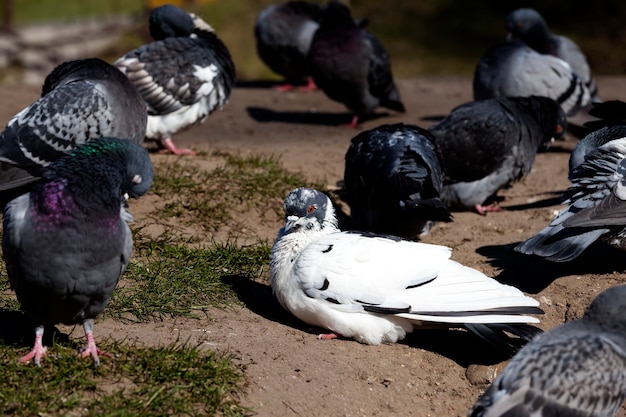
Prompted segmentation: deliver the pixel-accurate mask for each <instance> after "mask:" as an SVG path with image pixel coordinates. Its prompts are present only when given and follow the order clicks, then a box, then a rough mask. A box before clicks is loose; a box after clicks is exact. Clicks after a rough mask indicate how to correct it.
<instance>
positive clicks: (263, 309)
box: [0, 77, 626, 416]
mask: <svg viewBox="0 0 626 417" xmlns="http://www.w3.org/2000/svg"><path fill="white" fill-rule="evenodd" d="M598 83H599V87H600V93H601V95H602V97H603V98H604V99H605V100H608V99H616V98H619V99H624V98H626V78H620V77H599V79H598ZM398 86H399V89H400V92H401V95H402V99H403V101H404V103H405V105H406V108H407V112H406V113H405V114H393V113H390V114H384V113H383V112H382V111H381V112H380V116H381V117H378V118H375V119H372V120H368V121H366V122H364V123H363V124H362V129H371V128H374V127H376V126H378V125H380V124H383V123H395V122H404V123H412V124H418V125H420V126H422V127H427V126H428V125H429V124H431V123H433V120H434V118H436V117H437V116H442V115H444V114H446V113H447V112H449V111H450V110H451V109H452V108H453V107H454V106H456V105H458V104H461V103H463V102H466V101H469V100H470V99H471V80H470V79H469V78H454V77H451V78H417V79H410V80H399V81H398ZM38 93H39V88H37V87H23V86H16V85H4V86H0V123H3V124H4V123H6V122H7V121H8V120H9V118H10V117H11V116H12V115H14V114H15V113H17V112H18V111H19V110H21V109H22V108H24V107H25V106H26V105H28V104H30V103H31V102H32V101H34V100H35V99H36V98H37V96H38ZM349 120H350V114H348V113H347V112H346V110H345V109H344V108H343V107H342V106H341V105H340V104H337V103H334V102H332V101H330V100H329V99H327V98H326V97H325V96H324V94H323V93H321V92H314V93H303V92H289V93H281V92H277V91H274V90H272V89H270V88H268V87H267V85H262V84H255V83H242V85H240V86H239V87H238V88H236V89H235V91H234V93H233V95H232V98H231V101H230V103H229V104H228V105H227V106H226V107H225V108H224V109H223V110H222V111H220V112H217V113H214V114H213V115H212V116H211V117H210V118H209V120H208V121H207V122H206V123H205V124H203V125H202V126H199V127H196V128H194V129H191V130H189V131H187V132H184V133H182V134H179V135H178V136H177V137H175V141H176V143H177V144H178V145H180V146H193V147H194V148H196V149H198V150H203V149H206V150H224V151H229V152H238V153H240V154H241V155H247V154H263V155H274V156H279V157H280V159H281V161H282V163H283V165H284V166H285V167H286V168H287V169H289V170H291V171H294V172H301V173H302V174H303V175H304V176H305V177H306V178H307V179H309V180H312V181H319V182H322V183H324V184H328V186H329V187H331V188H336V184H337V181H339V180H340V179H341V178H342V176H343V158H344V155H345V152H346V150H347V148H348V144H349V143H350V139H351V138H352V137H353V136H355V135H356V134H357V133H358V131H355V130H351V129H348V128H344V127H337V125H338V124H340V123H345V122H348V121H349ZM576 140H577V139H576V138H575V137H574V136H572V135H571V134H568V135H567V139H566V140H565V141H560V142H557V143H556V144H555V145H554V146H553V148H552V149H551V150H550V151H548V152H546V153H541V154H539V155H538V157H537V160H536V162H535V166H534V169H533V171H532V172H531V173H530V175H528V176H527V177H526V178H525V179H523V180H522V181H521V182H519V183H516V184H515V185H514V186H513V187H512V188H510V189H508V190H506V191H504V192H501V195H503V196H504V197H505V200H504V201H503V202H502V204H501V205H502V207H503V208H504V210H503V211H502V212H499V213H490V214H488V215H487V216H485V217H483V216H479V215H477V214H474V213H455V214H454V222H453V223H449V224H439V225H437V226H436V227H434V228H433V230H432V231H431V234H430V235H429V236H427V237H426V238H425V239H424V241H425V242H429V243H436V244H441V245H447V246H450V247H452V248H453V250H454V251H453V255H452V257H453V259H455V260H457V261H459V262H461V263H463V264H466V265H469V266H472V267H474V268H477V269H480V270H481V271H483V272H484V273H486V274H487V275H489V276H492V277H494V278H496V279H497V280H499V281H501V282H505V283H509V284H513V285H516V286H518V287H519V288H521V289H522V290H523V291H525V292H527V293H528V294H530V295H531V296H533V297H536V298H537V299H538V300H539V301H540V302H541V307H542V308H543V309H544V310H545V312H546V314H545V316H544V317H542V322H541V325H540V327H542V328H543V329H550V328H552V327H554V326H556V325H558V324H560V323H563V322H564V321H567V320H571V319H575V318H578V317H580V316H581V315H582V313H583V311H584V309H585V308H586V306H587V305H588V304H589V303H590V301H591V300H592V299H593V298H594V297H595V296H596V295H597V294H598V293H599V292H600V291H602V290H604V289H605V288H608V287H610V286H614V285H617V284H620V283H624V282H626V279H625V277H624V274H623V271H624V270H625V269H626V257H624V255H623V254H622V253H620V252H618V251H615V250H613V249H608V248H604V247H599V248H595V249H592V250H589V251H588V252H586V253H585V254H583V256H581V257H580V258H579V259H578V260H576V261H575V262H572V263H569V264H554V263H549V262H547V261H543V260H541V259H536V258H533V257H527V256H524V255H520V254H517V253H515V252H514V251H513V247H514V246H515V244H516V243H518V242H520V241H522V240H524V239H526V238H528V237H530V236H531V235H533V234H534V233H536V232H537V231H539V230H540V229H542V228H543V227H544V226H545V225H546V224H547V223H548V222H549V220H550V219H551V217H552V216H553V215H554V214H555V212H556V211H557V210H559V207H560V206H559V205H558V197H559V196H560V195H561V193H562V192H563V191H564V190H565V189H566V188H567V186H568V180H567V161H568V157H569V152H570V150H571V149H572V148H573V146H574V145H575V143H576ZM153 157H154V158H155V160H156V159H164V158H173V157H172V156H169V157H165V156H161V155H156V154H153ZM187 158H195V159H202V158H206V159H210V157H204V156H201V157H187ZM153 203H154V201H153V198H152V199H151V196H147V198H144V199H141V200H139V201H135V202H132V205H131V212H132V213H133V214H134V216H135V220H136V222H137V223H138V224H141V223H142V222H145V221H146V219H145V213H147V212H148V211H149V210H150V209H151V205H152V204H153ZM272 204H275V203H274V202H272ZM276 204H280V203H278V202H276ZM279 207H280V206H279ZM271 209H272V210H273V209H275V208H274V207H272V208H271ZM246 214H247V213H240V214H239V215H240V216H241V217H242V218H246V217H247V224H248V225H249V227H250V228H252V229H253V230H252V233H251V235H254V236H257V237H260V238H261V239H265V240H268V241H272V240H273V239H274V237H275V235H276V232H277V231H278V228H279V227H281V223H280V222H279V221H276V222H275V223H272V222H271V221H270V222H268V221H265V222H263V223H262V224H261V223H260V222H256V221H255V218H250V216H246ZM250 215H253V214H252V213H250ZM255 216H256V215H255ZM231 284H232V286H233V288H234V289H235V290H236V291H237V292H238V293H239V295H240V298H241V300H242V301H243V303H244V305H245V306H244V307H243V308H239V307H236V308H235V307H233V308H229V309H226V310H215V311H211V312H209V317H210V319H207V320H197V319H196V320H191V319H174V320H165V321H163V322H155V323H147V324H146V323H143V324H135V325H133V324H125V323H120V322H116V321H113V320H110V319H109V320H103V321H101V322H99V323H98V325H97V327H96V332H97V337H98V338H106V337H112V338H115V339H126V340H127V341H128V342H131V343H132V342H137V343H141V344H146V345H158V344H167V343H171V342H173V341H175V340H177V339H178V340H181V341H184V340H189V341H190V343H200V344H202V345H203V346H206V347H207V348H210V349H215V350H219V351H226V352H229V353H231V354H232V355H233V356H234V357H235V358H236V360H235V362H236V363H237V364H238V365H240V366H241V368H242V370H243V372H244V374H245V376H246V380H247V383H246V386H245V392H244V393H243V395H242V398H241V401H242V402H243V404H244V405H246V406H248V407H250V408H251V409H252V410H254V412H255V413H256V415H258V416H408V415H411V416H463V415H465V414H466V413H467V411H468V410H469V408H470V407H471V406H472V404H473V403H474V401H475V400H476V399H477V398H478V396H479V395H480V394H481V393H482V392H483V391H484V390H485V388H486V387H487V384H488V383H489V382H490V381H492V380H493V377H494V376H495V374H496V373H497V372H498V371H499V370H501V368H502V366H503V364H504V361H505V360H506V359H507V358H506V357H503V356H502V355H501V354H499V353H498V352H496V351H494V350H493V349H492V348H490V347H489V346H488V345H485V344H484V343H483V342H481V341H480V340H478V339H476V338H474V337H473V336H471V335H469V334H467V333H466V332H463V331H433V330H421V331H420V330H417V331H416V332H415V333H414V334H412V335H410V336H409V337H408V339H407V340H405V341H403V342H401V343H398V344H394V345H382V346H365V345H362V344H359V343H357V342H354V341H348V340H332V341H321V340H318V339H317V338H316V337H315V335H314V334H312V333H311V332H310V331H309V329H308V326H306V325H305V324H303V323H301V322H299V321H298V320H296V319H294V318H292V317H290V315H289V314H288V313H286V312H285V311H283V310H282V309H281V307H280V306H279V305H278V303H277V302H276V301H275V300H274V298H273V297H272V295H271V291H270V288H269V286H268V284H267V282H265V281H259V282H256V281H247V282H236V281H233V282H232V283H231ZM67 331H68V332H72V337H76V338H78V337H81V336H82V334H81V333H82V332H81V330H80V328H68V329H67ZM619 415H620V416H626V411H624V409H622V411H621V412H620V414H619Z"/></svg>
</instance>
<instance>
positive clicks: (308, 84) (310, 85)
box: [298, 77, 317, 93]
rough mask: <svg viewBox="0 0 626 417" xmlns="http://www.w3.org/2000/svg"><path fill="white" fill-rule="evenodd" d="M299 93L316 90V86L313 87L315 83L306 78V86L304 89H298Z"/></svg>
mask: <svg viewBox="0 0 626 417" xmlns="http://www.w3.org/2000/svg"><path fill="white" fill-rule="evenodd" d="M298 90H300V91H306V92H308V93H310V92H313V91H315V90H317V86H316V85H315V81H313V78H312V77H308V78H307V82H306V85H305V86H304V87H300V88H298Z"/></svg>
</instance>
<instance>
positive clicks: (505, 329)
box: [465, 323, 543, 355]
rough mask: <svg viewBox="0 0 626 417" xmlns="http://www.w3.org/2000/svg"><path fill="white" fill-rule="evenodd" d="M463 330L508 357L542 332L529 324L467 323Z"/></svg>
mask: <svg viewBox="0 0 626 417" xmlns="http://www.w3.org/2000/svg"><path fill="white" fill-rule="evenodd" d="M465 328H466V329H467V330H469V331H470V332H472V333H474V334H475V335H477V336H478V337H480V338H481V339H483V340H484V341H486V342H488V343H490V344H492V345H493V346H495V347H496V348H498V349H500V350H502V351H504V352H507V353H508V354H510V355H515V354H516V353H517V351H518V350H520V349H521V348H522V347H523V346H524V345H525V344H526V343H528V342H530V341H531V340H532V339H533V338H534V337H535V336H537V335H538V334H540V333H542V332H543V330H541V329H540V328H538V327H535V326H531V325H529V324H478V323H467V324H465Z"/></svg>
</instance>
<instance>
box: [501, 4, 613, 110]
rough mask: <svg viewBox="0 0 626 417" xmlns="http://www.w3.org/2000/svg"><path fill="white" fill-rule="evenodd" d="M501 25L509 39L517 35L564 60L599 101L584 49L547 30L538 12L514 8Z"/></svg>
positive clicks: (542, 52)
mask: <svg viewBox="0 0 626 417" xmlns="http://www.w3.org/2000/svg"><path fill="white" fill-rule="evenodd" d="M504 26H505V28H506V30H507V32H508V35H509V39H520V40H521V41H523V42H524V43H525V44H527V45H528V46H530V47H531V48H533V49H534V50H535V51H537V52H539V53H540V54H549V55H553V56H556V57H558V58H561V59H562V60H563V61H565V62H567V63H568V64H569V65H570V66H571V67H572V70H573V71H574V73H575V74H576V75H577V76H578V78H579V79H580V80H581V81H582V83H583V84H584V85H585V87H586V88H587V89H588V90H589V93H590V94H591V99H592V101H594V102H599V101H601V100H600V97H598V87H597V85H596V82H595V80H594V79H593V76H592V75H591V69H590V68H589V63H588V62H587V57H586V56H585V54H584V53H583V51H582V50H581V49H580V47H579V46H578V45H577V44H576V43H575V42H574V41H572V40H571V39H570V38H568V37H566V36H562V35H554V34H552V33H550V30H549V29H548V25H547V24H546V21H545V20H544V18H543V17H542V16H541V14H539V12H537V11H536V10H534V9H526V8H523V9H517V10H514V11H512V12H511V13H510V14H509V15H508V16H507V17H506V19H505V23H504Z"/></svg>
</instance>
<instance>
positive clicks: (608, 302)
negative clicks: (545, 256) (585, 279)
mask: <svg viewBox="0 0 626 417" xmlns="http://www.w3.org/2000/svg"><path fill="white" fill-rule="evenodd" d="M625 335H626V285H620V286H616V287H612V288H609V289H607V290H605V291H603V292H602V293H601V294H600V295H598V296H597V297H596V299H595V300H594V301H593V302H592V303H591V305H590V306H589V308H588V309H587V311H586V312H585V314H584V316H583V317H582V318H580V319H578V320H573V321H570V322H568V323H565V324H562V325H560V326H558V327H556V328H554V329H552V330H550V331H548V332H546V333H543V334H541V335H538V336H537V337H536V338H535V339H533V340H532V341H531V342H530V343H528V344H527V345H526V346H524V347H523V348H522V349H521V350H520V351H519V352H518V353H517V354H516V355H515V356H514V357H513V358H512V359H511V360H510V361H509V363H508V364H507V366H506V367H505V368H504V370H503V371H502V373H501V374H500V375H498V377H497V378H496V380H495V381H494V382H493V384H491V386H490V387H489V388H488V389H487V391H486V392H485V393H484V394H483V395H482V396H481V397H480V398H479V399H478V401H477V402H476V404H475V405H474V407H473V408H472V410H471V411H470V413H469V414H468V416H469V417H500V416H511V417H513V416H515V417H530V416H535V417H547V416H580V417H583V416H584V417H601V416H602V417H609V416H616V415H617V412H618V411H619V408H620V406H621V405H622V403H623V402H624V399H625V398H626V336H625Z"/></svg>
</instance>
